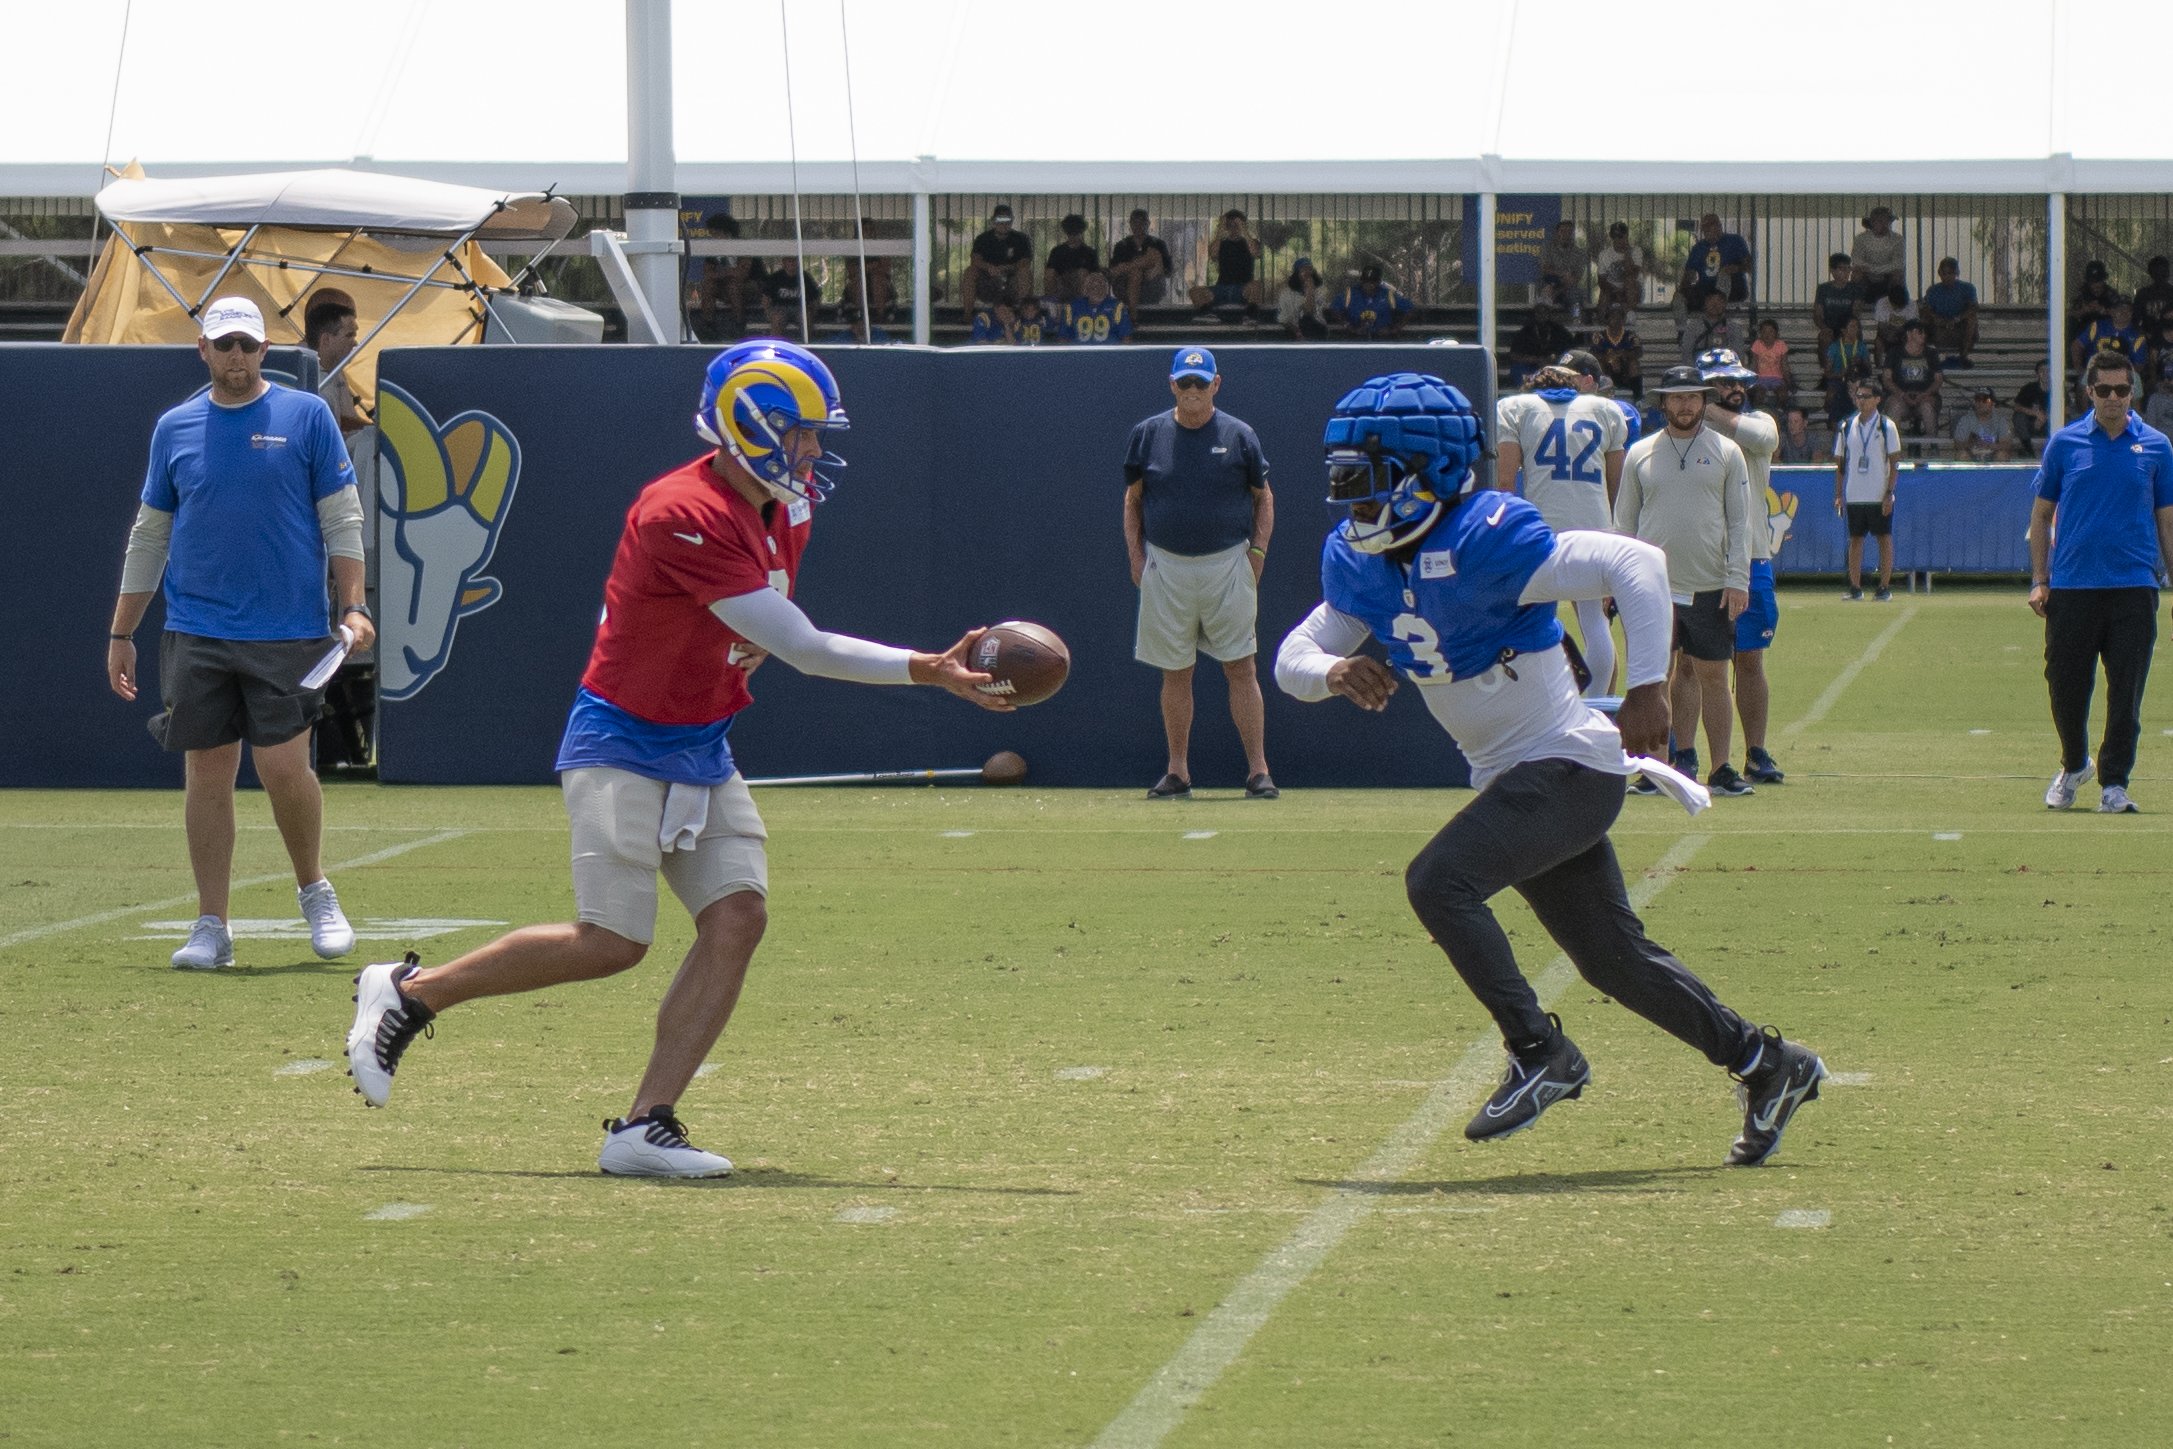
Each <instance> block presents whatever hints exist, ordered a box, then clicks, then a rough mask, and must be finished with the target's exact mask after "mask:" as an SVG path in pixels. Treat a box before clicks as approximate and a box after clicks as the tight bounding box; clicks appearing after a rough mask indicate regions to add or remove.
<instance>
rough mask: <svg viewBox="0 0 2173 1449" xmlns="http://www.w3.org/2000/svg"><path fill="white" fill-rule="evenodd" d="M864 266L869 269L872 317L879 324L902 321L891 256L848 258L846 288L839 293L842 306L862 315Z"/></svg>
mask: <svg viewBox="0 0 2173 1449" xmlns="http://www.w3.org/2000/svg"><path fill="white" fill-rule="evenodd" d="M863 267H865V268H866V269H867V278H868V306H867V311H868V315H870V316H871V317H873V318H875V320H876V321H878V322H895V321H896V320H897V319H898V284H897V282H896V281H894V280H893V279H892V277H891V274H890V258H889V257H858V256H855V257H846V258H844V272H845V285H844V286H843V287H842V288H841V289H840V290H839V292H838V302H839V304H840V305H842V306H843V307H844V308H845V310H846V311H847V312H849V313H852V314H853V315H855V316H857V315H858V314H859V313H860V310H861V307H860V277H861V269H862V268H863Z"/></svg>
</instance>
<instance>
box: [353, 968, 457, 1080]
mask: <svg viewBox="0 0 2173 1449" xmlns="http://www.w3.org/2000/svg"><path fill="white" fill-rule="evenodd" d="M421 964H422V958H421V957H419V956H417V955H416V954H415V953H414V952H413V951H410V952H408V953H407V956H406V958H405V959H404V960H399V961H387V962H384V963H383V964H381V965H376V966H365V967H363V968H362V974H361V975H360V976H357V977H356V978H355V1024H354V1025H353V1026H351V1027H349V1028H348V1029H347V1046H346V1052H347V1074H348V1075H349V1076H351V1077H353V1078H354V1079H355V1090H356V1091H357V1092H360V1093H361V1094H362V1100H363V1101H365V1102H367V1103H369V1104H370V1105H371V1106H372V1107H382V1106H384V1105H385V1099H386V1098H388V1097H390V1096H391V1095H392V1074H393V1073H394V1072H396V1071H398V1070H399V1069H400V1058H401V1056H402V1055H403V1054H404V1053H405V1052H406V1051H407V1046H408V1043H409V1042H411V1041H413V1040H414V1039H415V1034H416V1033H417V1032H422V1033H423V1034H425V1035H435V1033H434V1032H432V1031H431V1030H430V1023H431V1022H432V1021H434V1020H435V1019H436V1018H437V1013H436V1012H434V1011H432V1010H431V1009H430V1008H429V1007H427V1006H425V1005H423V1004H422V1003H421V1002H420V1001H417V1000H415V999H414V998H413V997H411V996H404V995H402V994H401V992H400V983H401V982H402V981H405V980H406V979H407V978H408V977H410V976H412V975H414V974H415V972H416V969H417V968H418V967H419V966H421Z"/></svg>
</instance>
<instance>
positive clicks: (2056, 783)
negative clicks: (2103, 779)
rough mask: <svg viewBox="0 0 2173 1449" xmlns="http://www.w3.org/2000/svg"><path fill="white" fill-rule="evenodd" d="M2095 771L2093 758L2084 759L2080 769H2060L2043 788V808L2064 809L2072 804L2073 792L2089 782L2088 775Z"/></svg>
mask: <svg viewBox="0 0 2173 1449" xmlns="http://www.w3.org/2000/svg"><path fill="white" fill-rule="evenodd" d="M2097 772H2098V767H2097V762H2096V761H2095V760H2084V761H2083V762H2082V768H2081V769H2079V770H2062V771H2061V772H2060V773H2059V774H2057V775H2054V776H2053V777H2052V784H2051V785H2050V786H2048V787H2047V788H2046V790H2045V808H2046V809H2047V810H2066V809H2068V808H2069V807H2071V806H2072V805H2074V803H2075V792H2076V791H2077V790H2078V789H2080V788H2081V787H2083V786H2084V785H2087V784H2089V783H2090V777H2091V776H2093V775H2095V774H2097Z"/></svg>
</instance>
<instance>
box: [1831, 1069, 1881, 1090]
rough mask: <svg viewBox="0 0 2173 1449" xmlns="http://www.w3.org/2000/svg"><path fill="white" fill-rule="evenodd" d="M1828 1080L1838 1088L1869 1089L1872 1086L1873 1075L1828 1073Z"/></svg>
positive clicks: (1863, 1073) (1865, 1073)
mask: <svg viewBox="0 0 2173 1449" xmlns="http://www.w3.org/2000/svg"><path fill="white" fill-rule="evenodd" d="M1826 1080H1827V1081H1828V1082H1830V1083H1831V1084H1833V1085H1834V1086H1836V1087H1868V1086H1870V1085H1871V1073H1869V1072H1828V1073H1827V1074H1826Z"/></svg>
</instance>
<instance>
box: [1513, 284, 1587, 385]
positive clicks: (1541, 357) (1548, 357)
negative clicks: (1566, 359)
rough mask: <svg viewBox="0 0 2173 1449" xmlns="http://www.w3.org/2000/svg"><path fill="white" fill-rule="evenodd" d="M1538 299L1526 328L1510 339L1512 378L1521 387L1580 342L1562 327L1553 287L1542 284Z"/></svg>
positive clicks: (1527, 319) (1520, 328) (1515, 333)
mask: <svg viewBox="0 0 2173 1449" xmlns="http://www.w3.org/2000/svg"><path fill="white" fill-rule="evenodd" d="M1539 296H1540V300H1539V301H1536V302H1534V303H1532V310H1531V314H1530V315H1529V316H1528V317H1526V318H1525V321H1524V325H1523V326H1522V327H1519V328H1518V329H1517V330H1516V331H1515V332H1514V333H1512V334H1511V335H1510V338H1509V376H1510V379H1511V381H1513V382H1515V383H1516V384H1518V385H1519V386H1522V385H1523V382H1524V379H1525V378H1527V377H1529V376H1531V374H1532V373H1533V372H1535V371H1536V370H1538V369H1539V368H1542V367H1545V366H1547V365H1548V364H1549V363H1551V362H1553V361H1554V359H1556V358H1557V357H1560V356H1561V355H1562V354H1563V353H1565V352H1567V351H1569V349H1571V348H1572V347H1575V346H1576V345H1577V339H1576V338H1575V337H1574V336H1572V335H1571V334H1570V330H1569V329H1568V328H1567V327H1564V326H1563V325H1562V309H1561V307H1560V306H1559V305H1558V304H1557V303H1556V301H1555V299H1554V289H1553V287H1551V286H1549V285H1547V284H1545V283H1542V284H1541V285H1540V288H1539Z"/></svg>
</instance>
